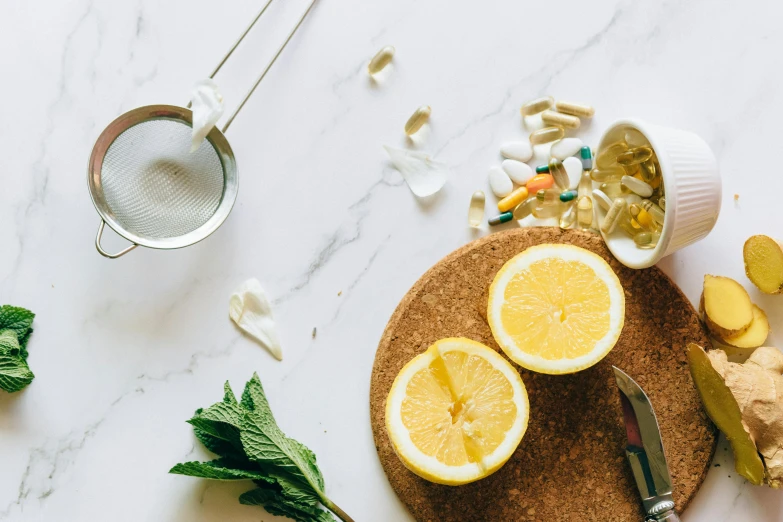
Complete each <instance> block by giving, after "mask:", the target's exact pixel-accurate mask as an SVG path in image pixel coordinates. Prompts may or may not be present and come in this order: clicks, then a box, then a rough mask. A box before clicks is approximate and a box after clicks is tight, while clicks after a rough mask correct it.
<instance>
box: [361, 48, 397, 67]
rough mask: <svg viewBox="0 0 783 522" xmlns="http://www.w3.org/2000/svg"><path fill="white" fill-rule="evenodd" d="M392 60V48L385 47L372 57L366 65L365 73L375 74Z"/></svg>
mask: <svg viewBox="0 0 783 522" xmlns="http://www.w3.org/2000/svg"><path fill="white" fill-rule="evenodd" d="M392 58H394V47H392V46H391V45H387V46H386V47H384V48H383V49H381V50H380V51H378V52H377V53H376V55H375V56H373V57H372V60H370V63H369V64H367V72H369V73H370V74H377V73H379V72H381V71H382V70H383V69H384V68H385V67H386V66H387V65H389V63H391V61H392Z"/></svg>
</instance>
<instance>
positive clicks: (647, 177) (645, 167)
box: [639, 159, 658, 188]
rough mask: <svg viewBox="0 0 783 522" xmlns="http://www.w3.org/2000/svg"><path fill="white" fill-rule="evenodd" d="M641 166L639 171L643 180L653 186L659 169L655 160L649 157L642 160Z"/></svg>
mask: <svg viewBox="0 0 783 522" xmlns="http://www.w3.org/2000/svg"><path fill="white" fill-rule="evenodd" d="M639 167H640V169H639V173H640V174H641V176H642V181H644V182H645V183H649V184H650V186H652V183H653V182H654V181H655V179H656V178H657V177H658V169H657V168H656V167H655V162H654V161H653V160H652V159H649V160H647V161H644V162H642V163H641V165H639ZM653 188H655V187H653Z"/></svg>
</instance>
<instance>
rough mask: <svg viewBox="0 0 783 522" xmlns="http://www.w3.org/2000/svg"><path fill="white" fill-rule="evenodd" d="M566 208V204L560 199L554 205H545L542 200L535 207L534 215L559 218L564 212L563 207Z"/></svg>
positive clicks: (540, 217)
mask: <svg viewBox="0 0 783 522" xmlns="http://www.w3.org/2000/svg"><path fill="white" fill-rule="evenodd" d="M536 201H537V200H536ZM564 208H565V204H563V203H560V201H557V202H556V203H555V204H552V205H544V204H542V203H541V202H539V203H538V205H536V207H535V208H534V209H533V216H535V217H536V218H538V219H546V218H553V217H556V218H559V217H560V214H562V213H563V209H564Z"/></svg>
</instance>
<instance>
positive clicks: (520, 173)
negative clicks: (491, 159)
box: [501, 159, 535, 185]
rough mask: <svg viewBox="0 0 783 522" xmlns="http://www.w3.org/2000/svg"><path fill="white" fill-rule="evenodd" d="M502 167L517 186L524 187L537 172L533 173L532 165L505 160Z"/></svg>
mask: <svg viewBox="0 0 783 522" xmlns="http://www.w3.org/2000/svg"><path fill="white" fill-rule="evenodd" d="M501 166H502V167H503V170H504V171H505V172H506V174H508V177H509V178H511V181H513V182H514V183H516V184H517V185H524V184H525V183H527V180H529V179H530V178H532V177H533V176H534V175H535V172H533V169H532V168H531V167H530V165H528V164H527V163H522V162H521V161H517V160H512V159H507V160H503V163H502V164H501Z"/></svg>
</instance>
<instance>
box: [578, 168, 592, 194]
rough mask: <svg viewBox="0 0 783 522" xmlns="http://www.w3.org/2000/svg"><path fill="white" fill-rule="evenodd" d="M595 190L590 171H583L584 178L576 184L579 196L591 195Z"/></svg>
mask: <svg viewBox="0 0 783 522" xmlns="http://www.w3.org/2000/svg"><path fill="white" fill-rule="evenodd" d="M592 191H593V180H592V179H591V178H590V172H589V171H587V170H583V171H582V178H581V179H580V180H579V184H578V185H577V186H576V194H577V198H582V197H585V196H589V195H590V193H591V192H592Z"/></svg>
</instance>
